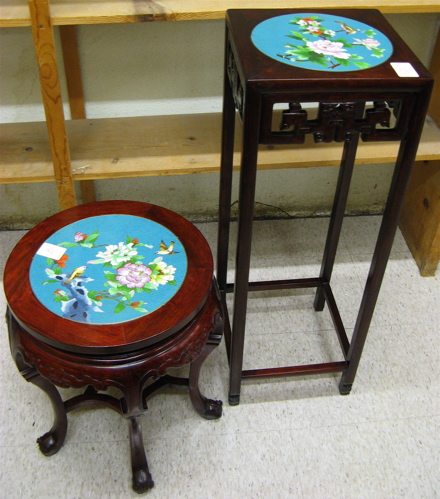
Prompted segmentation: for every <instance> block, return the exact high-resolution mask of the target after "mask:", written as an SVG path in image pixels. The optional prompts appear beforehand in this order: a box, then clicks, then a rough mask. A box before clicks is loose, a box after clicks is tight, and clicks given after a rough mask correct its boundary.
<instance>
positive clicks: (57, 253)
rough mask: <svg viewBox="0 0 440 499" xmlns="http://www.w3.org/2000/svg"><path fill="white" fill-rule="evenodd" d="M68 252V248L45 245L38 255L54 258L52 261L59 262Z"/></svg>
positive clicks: (41, 247)
mask: <svg viewBox="0 0 440 499" xmlns="http://www.w3.org/2000/svg"><path fill="white" fill-rule="evenodd" d="M66 251H67V248H63V247H61V246H56V245H55V244H50V243H43V244H42V245H41V246H40V249H39V250H38V251H37V255H40V256H45V257H46V258H52V260H59V259H60V258H61V257H62V256H63V255H64V253H65V252H66Z"/></svg>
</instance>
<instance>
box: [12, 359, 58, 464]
mask: <svg viewBox="0 0 440 499" xmlns="http://www.w3.org/2000/svg"><path fill="white" fill-rule="evenodd" d="M15 363H16V364H17V367H18V370H19V371H20V374H21V375H22V376H23V378H24V379H25V380H26V381H29V382H30V383H32V384H34V385H35V386H38V388H41V390H43V391H44V392H46V394H47V396H48V397H49V399H50V401H51V403H52V408H53V412H54V422H53V425H52V428H51V429H50V430H49V431H48V432H47V433H45V434H44V435H42V436H41V437H40V438H38V439H37V443H38V446H39V447H40V451H41V452H42V453H43V454H44V455H45V456H53V455H54V454H56V453H57V452H58V451H59V450H60V449H61V447H62V445H63V443H64V440H65V438H66V433H67V415H66V410H65V408H64V403H63V400H62V398H61V396H60V394H59V392H58V390H57V389H56V387H55V386H54V385H52V383H50V382H49V381H48V380H47V379H46V378H43V376H41V375H40V374H39V372H38V371H37V369H36V368H35V367H33V366H28V365H27V364H26V363H25V362H24V360H23V358H22V356H21V355H20V354H17V355H16V356H15Z"/></svg>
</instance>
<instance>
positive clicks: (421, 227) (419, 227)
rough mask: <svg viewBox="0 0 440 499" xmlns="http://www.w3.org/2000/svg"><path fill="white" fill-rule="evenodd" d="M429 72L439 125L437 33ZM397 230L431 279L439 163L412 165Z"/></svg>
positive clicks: (439, 250) (439, 206)
mask: <svg viewBox="0 0 440 499" xmlns="http://www.w3.org/2000/svg"><path fill="white" fill-rule="evenodd" d="M430 71H431V73H432V75H433V76H434V78H435V80H436V81H435V83H434V89H433V92H432V97H431V103H430V108H429V112H430V115H431V116H432V118H433V119H434V120H435V121H436V122H437V124H438V125H440V81H439V80H440V32H439V33H438V34H437V41H436V45H435V48H434V53H433V56H432V59H431V66H430ZM437 148H438V149H439V150H440V143H439V144H437ZM399 226H400V230H401V231H402V234H403V236H404V237H405V240H406V243H407V244H408V247H409V249H410V250H411V253H412V254H413V257H414V260H415V261H416V263H417V265H418V266H419V269H420V273H421V275H423V276H431V275H434V274H435V271H436V269H437V266H438V262H439V260H440V161H433V162H430V163H423V162H422V163H416V164H415V165H414V171H413V173H412V176H411V180H410V183H409V186H408V190H407V193H406V196H405V203H404V205H403V209H402V215H401V218H400V222H399Z"/></svg>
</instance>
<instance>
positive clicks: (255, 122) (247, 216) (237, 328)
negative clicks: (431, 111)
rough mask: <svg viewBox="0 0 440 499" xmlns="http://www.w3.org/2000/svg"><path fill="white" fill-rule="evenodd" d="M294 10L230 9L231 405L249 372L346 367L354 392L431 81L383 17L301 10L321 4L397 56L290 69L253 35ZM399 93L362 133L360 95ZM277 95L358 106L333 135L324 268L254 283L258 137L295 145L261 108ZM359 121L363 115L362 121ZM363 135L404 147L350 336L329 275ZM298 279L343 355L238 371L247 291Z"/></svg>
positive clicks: (223, 252) (344, 386)
mask: <svg viewBox="0 0 440 499" xmlns="http://www.w3.org/2000/svg"><path fill="white" fill-rule="evenodd" d="M298 12H304V9H302V10H298V9H297V10H286V9H282V10H281V9H246V10H245V9H243V10H242V9H237V10H230V11H228V13H227V23H226V24H227V26H226V48H225V77H224V104H223V132H222V133H223V135H222V160H221V179H220V215H219V237H218V262H217V278H218V283H219V287H220V291H221V293H222V297H223V301H224V308H225V310H227V306H226V299H225V295H226V293H228V292H234V314H233V323H232V325H231V324H229V318H228V317H226V329H225V338H226V345H227V351H228V358H229V363H230V384H229V403H230V404H232V405H236V404H238V403H239V401H240V391H241V381H242V379H247V378H271V377H278V376H292V375H303V374H321V373H330V372H342V378H341V381H340V385H339V390H340V393H341V394H348V393H350V390H351V387H352V384H353V382H354V379H355V375H356V371H357V369H358V366H359V361H360V358H361V354H362V350H363V346H364V344H365V340H366V337H367V333H368V329H369V325H370V322H371V319H372V316H373V311H374V308H375V304H376V301H377V298H378V295H379V290H380V286H381V283H382V279H383V276H384V272H385V268H386V265H387V261H388V257H389V254H390V251H391V247H392V243H393V240H394V235H395V232H396V229H397V224H398V221H399V215H400V212H401V208H402V204H403V199H404V194H405V191H406V187H407V185H408V180H409V177H410V173H411V169H412V166H413V163H414V160H415V157H416V152H417V147H418V143H419V139H420V135H421V132H422V127H423V122H424V118H425V115H426V112H427V108H428V103H429V98H430V94H431V89H432V85H433V79H432V76H431V75H430V74H429V72H428V71H427V70H426V69H425V68H424V67H423V65H422V64H421V63H420V61H419V60H418V59H417V58H416V56H415V55H414V54H413V53H412V52H411V51H410V49H409V48H408V47H407V46H406V44H405V43H404V42H403V40H402V39H401V38H400V37H399V36H398V35H397V33H396V32H395V31H394V29H393V28H392V27H391V26H390V25H389V23H388V22H387V21H386V20H385V19H384V18H383V16H382V15H381V14H380V13H379V12H378V11H374V10H361V11H354V10H344V9H340V10H325V9H319V10H317V9H307V12H318V13H319V12H321V13H325V12H327V13H329V14H333V15H340V16H343V17H347V18H353V19H357V20H359V21H362V22H364V23H366V24H369V25H371V26H374V27H376V28H377V29H378V30H380V31H381V32H382V33H384V34H385V35H386V36H387V37H388V38H389V39H390V40H391V42H392V44H393V48H394V51H393V55H392V57H391V59H390V60H389V61H387V62H386V63H383V64H381V65H379V66H376V67H374V68H370V69H368V70H363V71H354V72H349V73H342V74H341V73H330V72H321V71H311V70H306V69H302V68H296V67H295V68H292V67H291V66H288V65H286V64H283V63H281V62H278V61H275V60H273V59H271V58H269V57H267V56H266V55H264V54H263V53H262V52H260V51H259V50H258V49H257V48H256V47H255V46H254V45H253V44H252V42H251V40H250V34H251V32H252V29H253V28H254V27H255V26H256V25H257V24H259V23H260V22H262V21H263V20H265V19H267V18H269V17H274V16H277V15H284V14H288V13H292V14H294V13H298ZM391 61H393V62H409V63H411V64H412V66H413V67H414V68H415V70H416V71H417V73H418V74H419V77H418V78H401V77H398V76H397V74H396V73H395V72H394V70H393V69H392V67H391V66H390V64H389V62H391ZM395 100H398V101H399V102H400V103H401V105H400V110H399V109H396V110H395V111H396V114H397V125H396V129H393V130H384V131H382V130H380V131H379V130H378V129H376V128H375V127H373V129H371V130H370V131H369V132H368V133H364V132H362V128H359V127H358V126H357V125H358V124H360V125H362V126H363V125H364V124H365V121H366V120H365V119H364V120H363V122H362V119H361V118H360V116H362V115H363V108H364V106H365V103H366V102H369V101H378V102H392V101H395ZM278 102H281V103H283V102H284V103H289V102H295V103H301V102H319V103H320V108H321V106H329V105H331V104H336V105H340V106H342V107H344V106H345V107H347V106H353V108H355V110H356V111H355V112H356V113H357V114H356V116H355V119H354V120H353V122H355V123H356V126H353V127H351V128H350V125H347V128H346V129H344V131H345V132H346V135H345V136H344V137H343V138H342V140H341V139H340V138H339V139H338V140H337V141H344V150H343V156H342V161H341V168H340V174H339V179H338V184H337V188H336V193H335V201H334V206H333V210H332V215H331V220H330V226H329V231H328V235H327V242H326V245H325V249H324V256H323V261H322V268H321V272H320V275H319V276H318V277H316V278H311V279H290V280H285V281H268V282H257V283H253V282H249V271H250V256H251V242H252V223H253V210H254V201H255V187H256V177H257V161H258V145H259V144H262V143H264V144H271V143H298V137H296V136H294V135H292V134H291V135H290V136H289V135H288V134H280V133H272V132H270V126H271V125H270V121H271V118H272V115H271V113H270V112H267V109H268V107H269V108H271V106H272V105H273V104H274V103H278ZM268 103H269V105H268ZM391 107H392V105H391ZM235 108H236V109H237V110H238V114H239V115H240V118H241V120H242V123H243V142H242V159H241V170H240V187H239V208H238V239H237V247H236V261H235V265H236V267H235V280H234V283H233V284H232V283H228V282H227V277H226V276H227V265H228V262H227V258H228V257H227V255H228V249H229V223H230V206H231V188H232V157H233V151H234V135H235V129H234V127H235ZM374 113H377V116H378V123H380V121H381V117H380V116H379V115H380V109H379V108H378V109H376V106H375V109H374V110H373V114H374ZM359 120H361V122H360V123H359ZM343 126H345V123H344V125H343ZM335 137H336V136H335ZM360 137H362V139H363V140H400V142H401V145H400V150H399V154H398V157H397V161H396V166H395V170H394V175H393V179H392V182H391V186H390V190H389V196H388V200H387V204H386V207H385V212H384V216H383V221H382V225H381V228H380V231H379V235H378V239H377V243H376V247H375V251H374V255H373V258H372V263H371V267H370V272H369V275H368V279H367V283H366V286H365V290H364V294H363V298H362V302H361V305H360V309H359V314H358V318H357V321H356V325H355V329H354V332H353V336H352V339H351V342H350V341H349V340H348V338H347V335H346V333H345V330H344V326H343V323H342V320H341V317H340V314H339V311H338V308H337V304H336V300H335V297H334V296H333V293H332V289H331V285H330V280H331V274H332V270H333V265H334V261H335V256H336V251H337V245H338V240H339V235H340V230H341V226H342V221H343V216H344V211H345V206H346V201H347V196H348V191H349V186H350V180H351V174H352V171H353V166H354V161H355V157H356V150H357V144H358V141H359V138H360ZM319 140H321V139H320V137H319V136H318V135H315V141H319ZM335 140H336V139H335ZM326 141H327V140H326ZM304 287H316V288H317V294H316V298H315V303H314V306H315V310H316V311H320V310H322V309H323V307H324V304H325V303H327V305H328V307H329V310H330V313H331V316H332V319H333V323H334V325H335V329H336V332H337V334H338V338H339V341H340V345H341V347H342V352H343V357H344V358H343V360H342V361H340V362H332V363H324V364H318V365H310V366H304V365H301V366H289V367H283V368H268V369H259V370H247V371H243V370H242V366H243V349H244V338H245V328H246V311H247V297H248V292H249V291H254V290H266V289H291V288H304Z"/></svg>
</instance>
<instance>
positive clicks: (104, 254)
mask: <svg viewBox="0 0 440 499" xmlns="http://www.w3.org/2000/svg"><path fill="white" fill-rule="evenodd" d="M137 254H138V252H137V251H136V250H135V249H134V248H133V243H128V244H124V243H119V244H118V245H117V246H116V245H115V244H109V245H108V246H106V247H105V251H100V252H99V253H98V254H97V255H96V256H97V257H98V258H102V260H103V261H104V262H110V263H111V264H112V265H120V264H121V263H124V262H128V260H130V258H131V257H133V256H135V255H137Z"/></svg>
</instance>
